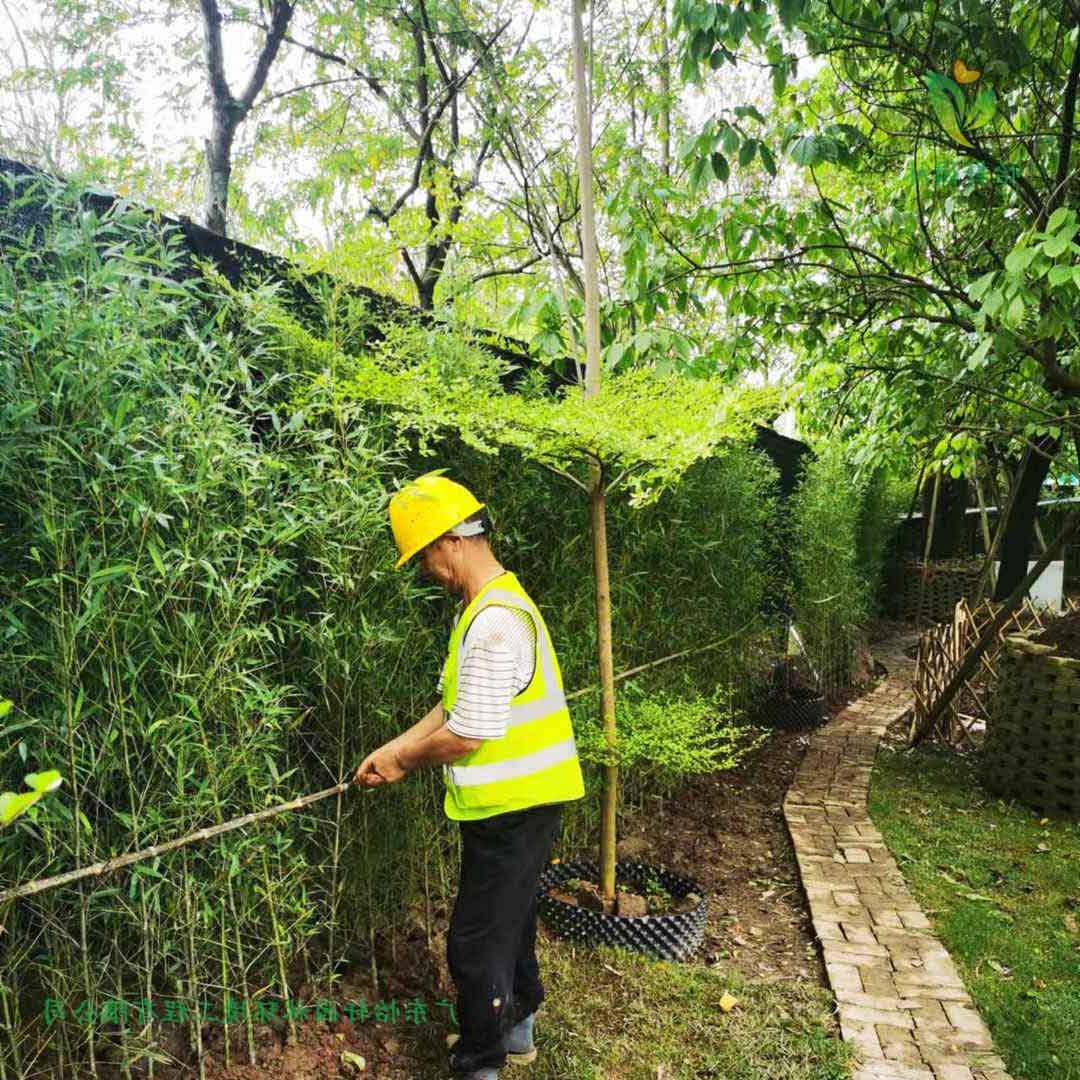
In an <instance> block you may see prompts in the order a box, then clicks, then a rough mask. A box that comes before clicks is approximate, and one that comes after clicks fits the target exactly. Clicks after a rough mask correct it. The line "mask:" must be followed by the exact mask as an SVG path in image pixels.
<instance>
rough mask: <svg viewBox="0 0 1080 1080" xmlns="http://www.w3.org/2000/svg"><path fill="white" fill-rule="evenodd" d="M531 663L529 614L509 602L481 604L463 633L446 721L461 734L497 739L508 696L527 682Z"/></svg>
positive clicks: (506, 720)
mask: <svg viewBox="0 0 1080 1080" xmlns="http://www.w3.org/2000/svg"><path fill="white" fill-rule="evenodd" d="M535 665H536V627H535V625H534V624H533V621H532V619H530V618H529V616H528V615H526V614H525V613H524V612H523V611H516V610H515V609H513V608H508V607H502V606H499V605H491V606H489V607H486V608H484V609H483V610H482V611H481V612H480V613H479V614H478V615H477V616H476V618H474V619H473V621H472V625H471V626H470V627H469V630H468V633H467V634H466V635H465V642H464V644H463V645H462V656H461V665H460V668H459V670H458V691H457V700H456V701H455V702H454V707H453V709H452V710H451V712H450V716H449V717H448V718H447V721H446V726H447V727H448V728H449V729H450V730H451V731H452V732H454V734H455V735H460V736H461V737H462V738H465V739H501V738H502V737H503V735H505V734H506V727H507V724H508V723H509V720H510V701H511V699H512V698H515V697H517V695H518V694H520V693H521V691H522V690H524V689H525V687H527V686H528V685H529V683H530V682H532V677H533V670H534V667H535ZM439 690H440V691H441V690H442V679H441V678H440V679H439Z"/></svg>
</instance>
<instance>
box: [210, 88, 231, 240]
mask: <svg viewBox="0 0 1080 1080" xmlns="http://www.w3.org/2000/svg"><path fill="white" fill-rule="evenodd" d="M228 111H229V110H228V109H227V107H225V108H221V107H215V108H214V119H213V122H212V123H211V126H210V138H209V139H207V140H206V202H205V207H204V214H205V217H206V227H207V228H208V229H209V230H210V231H211V232H213V233H217V234H218V236H227V235H228V231H227V230H228V214H229V181H230V179H231V177H232V146H233V136H234V135H235V134H236V125H235V124H232V123H230V122H229V117H228Z"/></svg>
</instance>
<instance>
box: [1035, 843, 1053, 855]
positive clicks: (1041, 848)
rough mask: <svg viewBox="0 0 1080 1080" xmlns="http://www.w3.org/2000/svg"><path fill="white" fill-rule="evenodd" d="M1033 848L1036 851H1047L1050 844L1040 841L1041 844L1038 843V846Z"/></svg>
mask: <svg viewBox="0 0 1080 1080" xmlns="http://www.w3.org/2000/svg"><path fill="white" fill-rule="evenodd" d="M1035 850H1036V851H1041V852H1044V853H1045V852H1047V851H1049V850H1050V845H1049V844H1047V843H1045V842H1043V843H1041V844H1040V845H1039V846H1038V847H1037V848H1036V849H1035Z"/></svg>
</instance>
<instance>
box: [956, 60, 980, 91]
mask: <svg viewBox="0 0 1080 1080" xmlns="http://www.w3.org/2000/svg"><path fill="white" fill-rule="evenodd" d="M952 73H953V78H954V79H955V80H956V81H957V82H958V83H960V85H961V86H967V85H969V84H970V83H973V82H976V81H977V80H978V78H979V76H980V75H981V74H982V72H981V71H976V70H975V69H974V68H969V67H968V66H967V64H965V63H964V61H963V60H961V59H959V57H958V58H957V59H956V60H954V61H953V66H952Z"/></svg>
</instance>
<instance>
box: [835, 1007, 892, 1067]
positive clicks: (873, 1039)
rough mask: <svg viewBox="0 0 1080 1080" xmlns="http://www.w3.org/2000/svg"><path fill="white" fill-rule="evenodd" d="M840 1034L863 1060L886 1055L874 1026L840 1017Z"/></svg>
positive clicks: (882, 1057)
mask: <svg viewBox="0 0 1080 1080" xmlns="http://www.w3.org/2000/svg"><path fill="white" fill-rule="evenodd" d="M840 1034H841V1035H843V1036H844V1042H846V1043H851V1048H852V1049H853V1050H854V1051H855V1053H856V1054H857V1055H858V1057H859V1058H860V1059H861V1060H866V1059H867V1058H869V1059H873V1058H881V1059H882V1060H884V1058H885V1054H884V1051H883V1050H882V1049H881V1042H880V1041H879V1040H878V1037H877V1032H876V1031H875V1030H874V1025H873V1024H870V1023H865V1022H863V1021H859V1020H845V1019H844V1018H843V1017H842V1016H841V1017H840Z"/></svg>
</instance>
